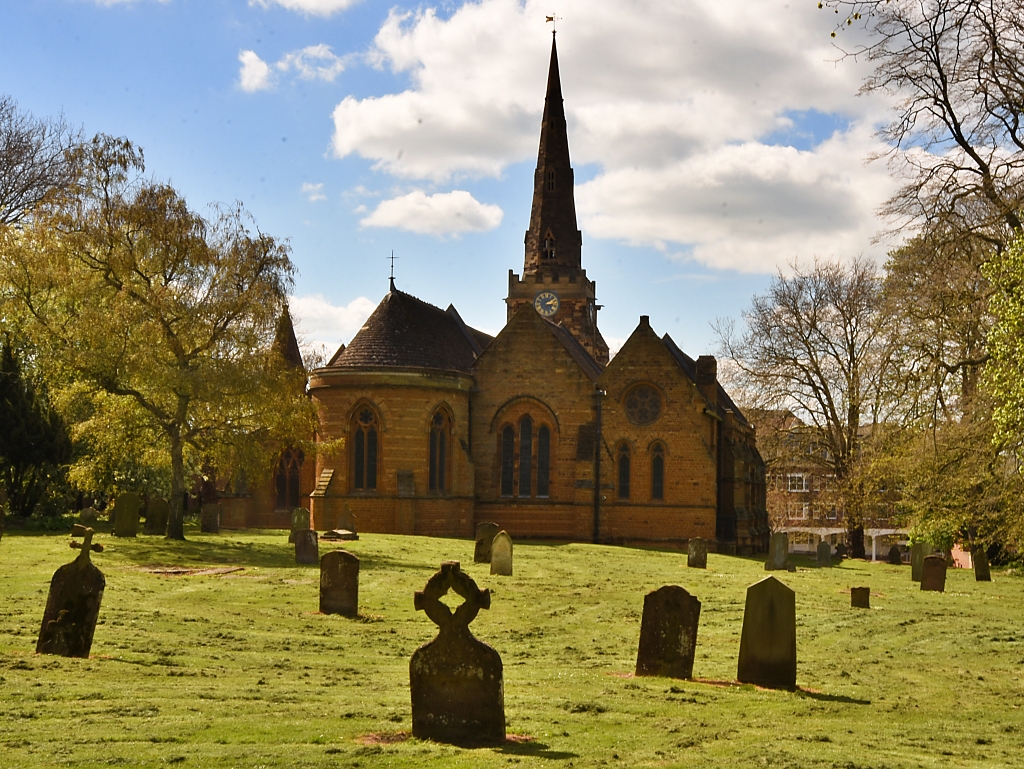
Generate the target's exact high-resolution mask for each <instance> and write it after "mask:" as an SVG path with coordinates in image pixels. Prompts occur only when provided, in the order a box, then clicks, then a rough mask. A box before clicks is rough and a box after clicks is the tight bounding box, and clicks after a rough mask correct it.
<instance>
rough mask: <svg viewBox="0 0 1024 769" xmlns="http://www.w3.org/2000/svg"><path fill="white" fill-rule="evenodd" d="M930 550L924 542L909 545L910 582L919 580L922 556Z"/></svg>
mask: <svg viewBox="0 0 1024 769" xmlns="http://www.w3.org/2000/svg"><path fill="white" fill-rule="evenodd" d="M930 552H931V550H930V548H929V547H928V545H926V544H925V543H924V542H915V543H914V544H912V545H911V546H910V579H911V581H912V582H920V581H921V569H922V568H924V557H925V556H926V555H928V553H930Z"/></svg>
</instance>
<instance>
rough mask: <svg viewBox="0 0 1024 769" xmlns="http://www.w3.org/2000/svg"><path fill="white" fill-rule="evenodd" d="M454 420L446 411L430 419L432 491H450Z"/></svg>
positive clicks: (441, 410)
mask: <svg viewBox="0 0 1024 769" xmlns="http://www.w3.org/2000/svg"><path fill="white" fill-rule="evenodd" d="M451 445H452V420H451V416H450V415H449V414H448V412H447V411H445V410H444V409H438V410H437V411H435V412H434V415H433V416H432V417H431V418H430V490H431V491H436V492H443V491H449V490H450V487H451V483H450V481H449V472H450V469H449V468H450V467H451Z"/></svg>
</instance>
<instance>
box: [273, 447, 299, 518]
mask: <svg viewBox="0 0 1024 769" xmlns="http://www.w3.org/2000/svg"><path fill="white" fill-rule="evenodd" d="M304 458H305V457H303V455H302V452H301V451H299V450H298V449H285V450H284V451H282V452H281V458H280V459H279V460H278V462H277V473H275V476H276V477H275V479H274V480H275V482H276V486H277V499H276V501H275V504H274V508H275V509H277V510H293V509H295V508H296V507H298V506H299V478H300V475H301V472H300V471H301V469H302V461H303V459H304Z"/></svg>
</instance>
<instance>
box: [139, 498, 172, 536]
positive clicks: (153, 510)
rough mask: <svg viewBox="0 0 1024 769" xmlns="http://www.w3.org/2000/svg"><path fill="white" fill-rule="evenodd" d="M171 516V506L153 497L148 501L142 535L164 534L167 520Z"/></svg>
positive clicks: (165, 501)
mask: <svg viewBox="0 0 1024 769" xmlns="http://www.w3.org/2000/svg"><path fill="white" fill-rule="evenodd" d="M170 515H171V506H170V504H168V502H167V500H166V499H164V498H163V497H154V498H153V499H151V500H149V510H147V511H146V525H145V527H144V528H143V529H142V533H143V534H166V533H167V519H168V518H169V517H170Z"/></svg>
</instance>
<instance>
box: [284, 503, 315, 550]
mask: <svg viewBox="0 0 1024 769" xmlns="http://www.w3.org/2000/svg"><path fill="white" fill-rule="evenodd" d="M310 528H312V527H311V526H310V516H309V510H307V509H306V508H304V507H296V508H295V509H294V510H292V528H291V532H290V533H289V534H288V541H289V542H294V541H295V532H297V531H307V530H308V529H310Z"/></svg>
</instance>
